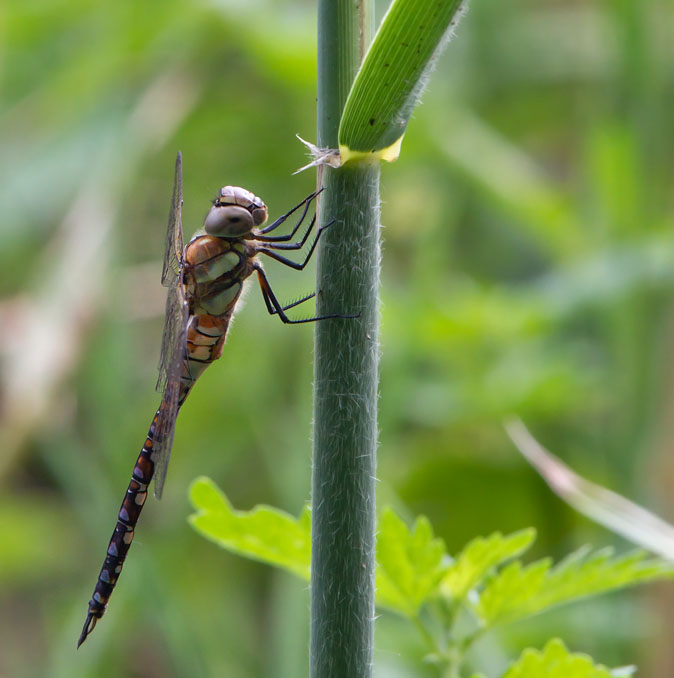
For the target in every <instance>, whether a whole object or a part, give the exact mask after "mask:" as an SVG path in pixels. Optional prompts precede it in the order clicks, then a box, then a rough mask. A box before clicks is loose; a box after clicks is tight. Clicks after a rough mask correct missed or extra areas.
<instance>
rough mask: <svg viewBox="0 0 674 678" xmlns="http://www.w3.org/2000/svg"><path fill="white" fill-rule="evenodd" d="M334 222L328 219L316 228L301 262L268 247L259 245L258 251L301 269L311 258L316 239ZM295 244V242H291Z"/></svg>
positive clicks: (316, 242) (278, 247)
mask: <svg viewBox="0 0 674 678" xmlns="http://www.w3.org/2000/svg"><path fill="white" fill-rule="evenodd" d="M334 223H335V220H334V219H332V220H331V221H328V223H327V224H324V225H323V226H321V227H320V228H319V229H318V232H317V233H316V236H315V237H314V241H313V242H312V243H311V247H310V248H309V251H308V252H307V256H306V257H304V261H303V262H301V263H298V262H296V261H292V259H288V258H287V257H284V256H283V255H282V254H277V253H276V252H273V251H272V250H271V249H269V247H260V248H259V249H258V252H260V253H261V254H266V255H267V256H268V257H271V258H272V259H276V261H280V262H281V263H282V264H284V265H285V266H290V268H294V269H295V270H296V271H301V270H302V269H303V268H304V267H305V266H306V265H307V264H308V263H309V259H311V255H312V254H313V253H314V250H315V249H316V245H317V244H318V239H319V238H320V237H321V234H322V233H323V231H324V230H325V229H326V228H328V227H329V226H332V224H334ZM293 245H295V243H293ZM270 247H271V246H270ZM276 249H281V246H277V247H276ZM283 249H291V248H290V247H285V248H283ZM292 249H298V248H296V247H292Z"/></svg>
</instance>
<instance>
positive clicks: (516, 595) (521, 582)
mask: <svg viewBox="0 0 674 678" xmlns="http://www.w3.org/2000/svg"><path fill="white" fill-rule="evenodd" d="M551 565H552V561H551V560H550V559H549V558H545V559H544V560H539V561H537V562H535V563H532V564H531V565H529V566H527V567H523V566H522V563H520V562H519V561H516V562H514V563H510V565H508V566H507V567H505V568H504V569H503V570H501V571H500V572H499V573H498V574H497V575H496V576H495V577H494V578H493V579H492V580H491V581H490V582H489V583H488V584H487V586H486V587H485V589H484V591H483V592H482V595H481V596H480V601H479V603H478V605H477V612H478V615H479V616H480V617H481V618H482V619H483V620H484V621H485V622H486V623H487V624H495V623H496V622H498V621H504V620H506V619H508V620H510V619H511V617H512V615H513V611H515V610H521V609H524V608H525V607H526V605H527V604H528V603H529V602H530V601H531V600H532V599H533V598H534V597H535V596H536V594H537V593H538V592H539V591H540V589H541V585H542V583H543V580H544V578H545V574H546V572H547V571H548V570H549V569H550V566H551Z"/></svg>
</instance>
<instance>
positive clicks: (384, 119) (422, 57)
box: [339, 0, 462, 162]
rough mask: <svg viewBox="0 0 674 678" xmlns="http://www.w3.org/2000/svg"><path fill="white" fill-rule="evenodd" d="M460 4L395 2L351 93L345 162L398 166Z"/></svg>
mask: <svg viewBox="0 0 674 678" xmlns="http://www.w3.org/2000/svg"><path fill="white" fill-rule="evenodd" d="M461 5H462V0H438V1H434V2H431V1H430V0H394V2H393V3H392V4H391V6H390V8H389V11H388V12H387V14H386V16H385V17H384V20H383V21H382V24H381V26H380V27H379V30H378V31H377V34H376V36H375V38H374V41H373V42H372V45H371V46H370V49H369V50H368V52H367V55H366V57H365V60H364V61H363V64H362V66H361V68H360V71H359V72H358V75H357V77H356V80H355V81H354V83H353V87H352V88H351V91H350V93H349V97H348V99H347V102H346V105H345V107H344V113H343V116H342V120H341V123H340V127H339V149H340V153H341V156H342V162H347V161H348V160H350V159H352V158H354V157H360V156H362V155H363V154H376V155H378V156H380V157H382V158H383V159H385V160H395V158H396V157H397V156H398V153H399V150H400V142H401V140H402V136H403V134H404V133H405V129H406V128H407V123H408V122H409V119H410V116H411V115H412V111H413V109H414V106H415V105H416V103H417V101H418V99H419V96H420V94H421V92H422V90H423V88H424V86H425V84H426V81H427V79H428V75H429V73H430V71H431V69H432V66H433V64H434V62H435V60H436V58H437V56H438V54H439V53H440V52H441V51H442V48H443V47H444V45H445V44H446V43H447V41H448V38H449V37H450V36H451V33H452V29H453V27H454V24H455V23H456V17H457V12H458V10H459V9H460V7H461Z"/></svg>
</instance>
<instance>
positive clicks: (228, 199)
mask: <svg viewBox="0 0 674 678" xmlns="http://www.w3.org/2000/svg"><path fill="white" fill-rule="evenodd" d="M266 220H267V206H266V205H265V204H264V203H263V202H262V200H260V198H258V197H257V196H256V195H253V194H252V193H251V192H250V191H247V190H246V189H245V188H240V187H239V186H224V187H223V188H221V189H220V193H219V194H218V197H217V198H216V199H215V200H214V201H213V207H211V209H210V211H209V212H208V214H207V215H206V221H204V230H205V231H206V233H208V235H216V236H219V237H221V238H241V237H242V236H245V235H246V234H248V233H250V232H251V231H252V230H253V229H254V228H255V227H256V226H260V225H262V224H263V223H264V222H265V221H266Z"/></svg>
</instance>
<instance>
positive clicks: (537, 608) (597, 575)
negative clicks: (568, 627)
mask: <svg viewBox="0 0 674 678" xmlns="http://www.w3.org/2000/svg"><path fill="white" fill-rule="evenodd" d="M612 555H613V550H612V549H602V550H601V551H596V552H595V553H589V549H587V548H582V549H579V550H578V551H576V552H574V553H572V554H570V555H569V556H568V557H567V558H566V559H564V560H563V561H561V562H560V563H559V564H558V565H557V566H556V567H555V568H553V569H550V568H551V561H550V559H547V558H546V559H544V560H540V561H537V562H535V563H532V564H531V565H529V566H528V567H522V564H521V563H519V562H515V563H512V564H511V565H509V566H508V567H506V568H505V569H503V570H502V571H501V572H499V574H498V575H496V576H495V577H494V579H492V580H491V581H490V582H489V583H488V584H487V586H486V587H485V589H484V590H483V592H482V594H481V596H480V601H479V603H478V605H477V607H476V612H477V613H478V615H479V616H480V617H481V618H482V619H483V620H484V622H485V623H487V624H490V625H491V624H495V623H497V622H498V623H502V622H504V621H513V620H515V619H520V618H522V617H527V616H531V615H534V614H537V613H538V612H541V611H542V610H545V609H547V608H550V607H553V606H555V605H560V604H562V603H566V602H569V601H571V600H575V599H577V598H582V597H585V596H590V595H596V594H598V593H604V592H606V591H610V590H614V589H619V588H625V587H627V586H633V585H635V584H638V583H641V582H646V581H653V580H655V579H663V578H671V577H673V576H674V567H673V566H672V565H670V564H668V563H666V562H664V561H661V560H646V554H645V553H644V552H642V551H634V552H631V553H628V554H626V555H624V556H621V557H619V558H612Z"/></svg>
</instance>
